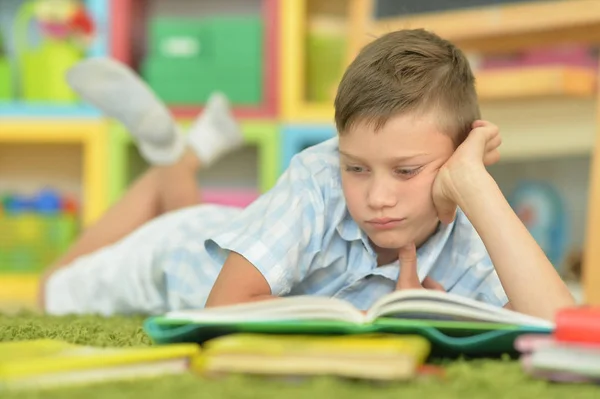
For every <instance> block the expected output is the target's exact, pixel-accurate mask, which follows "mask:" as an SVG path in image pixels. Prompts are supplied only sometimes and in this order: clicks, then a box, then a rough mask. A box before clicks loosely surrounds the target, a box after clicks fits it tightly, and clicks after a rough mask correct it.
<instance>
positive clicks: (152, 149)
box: [67, 58, 185, 165]
mask: <svg viewBox="0 0 600 399" xmlns="http://www.w3.org/2000/svg"><path fill="white" fill-rule="evenodd" d="M67 82H68V83H69V85H70V86H71V88H73V90H74V91H75V92H76V93H77V94H79V95H80V96H81V98H83V99H84V100H85V101H87V102H89V103H91V104H92V105H94V106H95V107H97V108H99V109H100V110H101V111H102V112H104V114H106V115H107V116H109V117H111V118H115V119H117V120H118V121H120V122H121V123H123V125H125V127H126V128H127V130H128V131H129V132H130V133H131V135H132V136H133V137H134V139H135V140H136V142H137V143H138V146H139V149H140V152H141V154H142V156H143V157H144V158H145V159H146V161H148V162H149V163H150V164H153V165H156V164H158V165H164V164H171V163H174V162H175V161H177V160H178V159H179V158H180V157H181V155H182V154H183V151H184V149H185V139H184V137H183V135H182V133H181V132H180V131H179V130H178V129H177V126H176V124H175V121H174V120H173V118H172V117H171V113H170V112H169V110H168V109H167V107H166V106H165V105H164V104H163V103H162V102H161V101H160V100H159V99H158V98H157V97H156V95H155V94H154V93H153V92H152V90H151V89H150V87H148V85H147V84H146V83H145V82H144V81H142V80H141V79H140V78H139V77H138V76H137V75H136V74H135V72H133V71H132V70H131V69H129V68H128V67H127V66H125V65H123V64H121V63H119V62H117V61H115V60H113V59H110V58H90V59H86V60H84V61H82V62H79V63H78V64H76V65H75V66H74V67H72V68H71V69H69V71H68V72H67Z"/></svg>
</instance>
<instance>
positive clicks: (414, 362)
mask: <svg viewBox="0 0 600 399" xmlns="http://www.w3.org/2000/svg"><path fill="white" fill-rule="evenodd" d="M430 349H431V348H430V344H429V341H427V340H426V339H424V338H422V337H420V336H412V335H403V336H398V335H396V336H394V335H385V334H374V335H360V336H355V335H348V336H299V335H259V334H232V335H227V336H223V337H219V338H215V339H213V340H210V341H208V342H206V344H205V345H204V346H203V352H202V354H201V356H198V357H197V358H195V359H194V360H193V362H192V368H193V369H194V371H196V372H199V373H201V374H207V375H213V374H216V375H219V374H229V373H233V374H236V373H244V374H258V375H282V376H310V375H334V376H340V377H348V378H358V379H371V380H405V379H409V378H411V377H413V376H415V375H416V373H417V369H418V367H419V366H420V365H422V364H423V363H424V361H425V359H426V358H427V356H428V355H429V353H430Z"/></svg>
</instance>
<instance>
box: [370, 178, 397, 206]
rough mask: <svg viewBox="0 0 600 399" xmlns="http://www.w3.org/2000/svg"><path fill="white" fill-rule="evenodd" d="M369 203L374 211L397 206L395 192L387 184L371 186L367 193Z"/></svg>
mask: <svg viewBox="0 0 600 399" xmlns="http://www.w3.org/2000/svg"><path fill="white" fill-rule="evenodd" d="M367 203H368V205H369V206H370V207H371V208H373V209H381V208H390V207H393V206H395V205H396V203H397V199H396V195H395V193H394V190H393V189H392V187H391V186H390V185H389V184H386V183H385V182H381V183H376V184H373V185H371V188H370V190H369V192H368V193H367Z"/></svg>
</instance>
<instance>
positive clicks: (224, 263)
mask: <svg viewBox="0 0 600 399" xmlns="http://www.w3.org/2000/svg"><path fill="white" fill-rule="evenodd" d="M102 75H104V76H102ZM69 79H70V82H71V84H72V86H73V87H74V88H75V89H76V90H77V91H78V92H79V93H80V94H82V95H83V96H84V98H87V99H88V100H89V101H91V102H93V103H94V104H96V105H97V106H99V107H100V108H102V109H103V110H104V111H105V112H106V113H107V114H108V115H109V116H114V117H117V118H119V119H120V120H121V121H123V122H124V123H125V125H126V126H127V127H128V128H129V130H130V131H131V132H132V134H133V135H134V136H135V137H136V138H137V140H138V142H139V144H140V149H141V151H142V153H143V154H144V155H145V156H146V158H147V159H149V160H150V161H151V162H153V163H154V164H167V165H168V164H171V163H172V162H174V163H173V164H171V165H169V166H157V167H155V168H153V169H151V170H150V172H148V174H147V175H146V176H144V177H143V178H142V179H141V180H140V181H139V182H137V183H136V184H135V185H134V186H133V187H132V189H131V190H130V191H129V193H128V194H127V195H126V196H125V197H124V198H123V199H122V200H121V202H120V203H119V204H117V205H116V206H115V207H114V208H113V209H111V210H110V211H109V212H108V213H107V215H105V216H104V218H103V219H102V220H100V221H99V222H98V224H97V225H96V226H94V227H92V228H91V229H90V230H88V231H87V232H86V233H85V234H84V236H83V237H82V239H81V240H80V241H79V242H78V243H76V244H75V247H74V248H73V249H72V250H71V251H70V252H69V253H68V254H67V255H66V257H65V258H64V259H62V260H61V261H59V263H58V264H57V265H56V266H55V267H54V268H53V269H51V271H50V272H48V274H47V277H46V278H45V279H44V282H43V283H42V287H45V289H46V291H45V293H43V295H42V298H43V299H45V309H46V310H47V311H48V312H49V313H58V314H61V313H87V312H95V313H96V312H97V313H103V314H113V313H134V312H145V313H160V312H164V311H167V310H171V309H179V308H184V307H203V306H220V305H226V304H232V303H239V302H247V301H255V300H263V299H269V298H273V297H277V296H286V295H300V294H305V295H324V296H332V297H339V298H343V299H346V300H348V301H350V302H351V303H353V304H354V305H355V306H357V307H358V308H360V309H367V308H369V306H371V305H372V304H373V302H374V301H375V300H377V299H378V298H379V297H381V296H383V295H385V294H387V293H389V292H391V291H393V290H395V289H405V288H418V287H424V288H429V289H443V290H446V291H449V292H453V293H456V294H459V295H464V296H468V297H472V298H475V299H478V300H481V301H485V302H488V303H491V304H494V305H497V306H505V307H508V308H511V309H514V310H516V311H519V312H523V313H527V314H530V315H534V316H539V317H543V318H547V319H552V318H553V317H554V314H555V312H556V310H557V309H559V308H561V307H565V306H571V305H573V303H574V302H573V299H572V297H571V295H570V293H569V292H568V290H567V288H566V286H565V285H564V284H563V282H562V281H561V279H560V278H559V276H558V275H557V273H556V272H555V270H554V268H553V267H552V265H551V264H550V262H549V261H548V260H547V258H546V257H545V256H544V253H543V252H542V250H541V249H540V248H539V246H538V245H537V244H536V243H535V241H534V240H533V238H532V237H531V236H530V235H529V233H528V232H527V230H526V228H525V227H524V226H523V224H522V223H521V222H520V221H519V219H518V218H517V216H516V215H515V214H514V212H513V211H512V210H511V208H510V206H509V205H508V203H507V201H506V200H505V199H504V197H503V196H502V194H501V192H500V190H499V189H498V187H497V185H496V183H495V182H494V180H493V179H492V177H491V176H490V175H489V174H488V173H487V171H486V168H485V166H486V165H489V164H492V163H494V162H496V161H498V159H499V154H498V146H499V145H500V136H499V133H498V128H497V127H495V126H494V125H492V124H491V123H489V122H485V121H481V120H479V118H480V116H479V107H478V103H477V96H476V93H475V86H474V77H473V74H472V72H471V70H470V67H469V64H468V62H467V60H466V58H465V56H464V55H463V54H462V52H461V51H459V50H458V49H457V48H455V47H454V46H453V45H452V44H451V43H449V42H447V41H445V40H442V39H441V38H439V37H437V36H436V35H434V34H432V33H429V32H426V31H424V30H403V31H398V32H393V33H390V34H387V35H385V36H383V37H381V38H379V39H377V40H375V41H374V42H372V43H370V44H369V45H367V46H366V47H365V48H364V49H363V50H362V51H361V52H360V54H359V55H358V56H357V58H356V59H355V60H354V62H353V63H352V64H351V65H350V66H349V67H348V69H347V70H346V72H345V74H344V76H343V78H342V80H341V82H340V85H339V88H338V92H337V96H336V99H335V122H336V126H337V129H338V132H339V135H338V137H337V138H335V139H332V140H329V141H327V142H324V143H322V144H319V145H316V146H314V147H311V148H309V149H307V150H305V151H303V152H302V153H301V154H299V155H297V156H296V157H294V159H293V160H292V162H291V164H290V167H289V168H288V170H287V171H286V172H285V173H284V175H283V176H282V177H281V178H280V179H279V181H278V182H277V184H276V186H275V187H274V188H273V189H272V190H271V191H269V192H268V193H266V194H264V195H263V196H262V197H260V198H259V199H258V200H257V201H256V202H254V203H253V204H252V205H250V206H249V207H248V208H247V209H245V210H237V209H231V208H224V207H217V206H208V205H197V206H192V207H187V208H186V209H183V210H179V211H175V212H170V213H167V214H164V215H162V216H160V217H158V218H156V219H154V220H152V221H150V222H147V221H148V220H149V219H151V218H153V217H154V216H156V215H158V214H160V213H161V212H162V211H164V210H171V209H174V208H178V207H181V206H185V205H189V204H191V203H193V201H194V197H195V195H196V192H195V190H196V188H195V186H194V183H193V182H192V181H193V176H194V174H195V172H196V169H197V168H198V166H199V165H204V166H206V165H209V164H210V163H211V162H212V161H214V159H215V158H216V157H217V155H218V154H222V153H223V152H224V151H226V150H228V149H230V148H231V147H228V145H229V144H230V143H235V145H237V144H238V143H239V141H240V140H239V132H238V131H237V127H236V125H235V122H233V120H232V118H231V116H230V114H229V113H228V111H227V108H226V107H225V106H224V105H223V104H224V103H223V101H222V100H218V98H217V100H213V101H211V103H210V104H209V106H208V107H207V110H206V111H205V115H202V116H201V117H200V119H199V121H198V122H197V123H196V124H195V125H194V127H192V131H191V133H190V134H189V135H188V137H189V138H188V140H189V144H190V145H189V146H188V147H187V150H186V149H184V147H185V145H184V144H182V143H183V139H182V136H181V134H180V133H178V132H177V130H176V129H175V128H174V127H173V126H174V124H173V122H172V120H171V119H170V117H169V116H168V113H167V112H166V110H164V109H163V107H162V106H161V105H160V104H159V103H158V101H157V100H156V99H155V98H154V97H152V95H151V94H150V93H148V91H147V89H145V87H144V86H143V85H142V84H141V83H140V82H139V81H137V80H136V79H135V78H134V77H133V75H132V74H131V73H129V72H127V71H126V70H124V69H122V68H119V67H116V66H114V65H113V66H111V64H110V63H103V62H94V61H91V62H88V63H87V64H85V63H84V64H83V65H82V66H81V67H79V68H75V70H74V71H72V73H71V74H70V78H69ZM110 85H112V86H114V87H109V86H110ZM125 100H127V102H126V101H125ZM190 149H191V150H190ZM191 182H192V183H191ZM182 187H192V189H191V190H190V191H187V190H188V189H187V188H186V189H183V188H182ZM181 190H185V192H184V194H185V195H184V194H181V195H179V194H178V193H181V192H182V191H181ZM187 193H190V194H189V195H188V194H187ZM168 204H170V205H168ZM457 206H458V208H457ZM140 226H141V227H140ZM133 230H135V231H134V232H133V233H131V234H129V233H130V232H131V231H133ZM123 237H124V238H123ZM113 242H116V243H115V244H112V245H109V246H107V245H108V244H111V243H113ZM99 248H102V249H99ZM488 254H489V255H488Z"/></svg>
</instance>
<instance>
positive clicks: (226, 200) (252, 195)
mask: <svg viewBox="0 0 600 399" xmlns="http://www.w3.org/2000/svg"><path fill="white" fill-rule="evenodd" d="M259 195H260V194H259V193H258V191H256V190H250V189H246V190H244V189H231V188H211V189H203V190H202V192H201V193H200V199H201V201H202V202H204V203H210V204H219V205H226V206H234V207H238V208H245V207H247V206H248V205H250V204H251V203H252V202H254V200H255V199H257V198H258V197H259Z"/></svg>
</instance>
